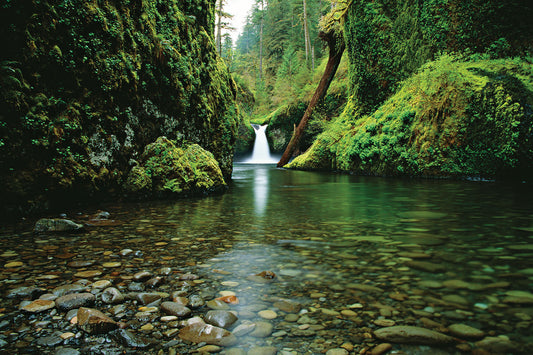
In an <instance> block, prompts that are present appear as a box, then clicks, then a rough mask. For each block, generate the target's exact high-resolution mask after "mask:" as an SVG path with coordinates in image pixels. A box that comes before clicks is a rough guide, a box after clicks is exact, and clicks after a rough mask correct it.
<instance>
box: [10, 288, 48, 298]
mask: <svg viewBox="0 0 533 355" xmlns="http://www.w3.org/2000/svg"><path fill="white" fill-rule="evenodd" d="M45 292H46V290H45V289H43V288H39V287H34V286H23V287H17V288H14V289H11V290H9V291H8V293H7V298H32V299H33V298H36V297H39V296H40V295H42V294H44V293H45Z"/></svg>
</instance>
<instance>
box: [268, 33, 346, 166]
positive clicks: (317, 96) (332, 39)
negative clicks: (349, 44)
mask: <svg viewBox="0 0 533 355" xmlns="http://www.w3.org/2000/svg"><path fill="white" fill-rule="evenodd" d="M319 37H320V38H321V39H322V40H324V41H326V43H327V44H328V48H329V58H328V63H327V64H326V69H325V70H324V74H322V78H321V79H320V83H319V84H318V87H317V88H316V90H315V93H314V94H313V97H312V99H311V102H309V105H308V106H307V109H306V110H305V113H304V115H303V117H302V119H301V121H300V123H299V124H298V127H296V129H295V130H294V133H293V135H292V137H291V140H290V141H289V144H288V145H287V148H285V152H283V155H282V157H281V159H280V161H279V162H278V168H281V167H282V166H284V165H285V164H287V163H288V162H289V160H290V158H291V156H292V154H293V152H294V150H295V149H296V147H297V146H298V143H299V142H300V138H301V136H302V133H303V131H304V129H305V126H306V125H307V121H309V118H310V117H311V115H312V114H313V110H314V109H315V106H316V105H317V103H318V102H319V101H320V100H322V99H323V98H324V96H326V93H327V92H328V88H329V85H330V84H331V81H332V80H333V78H334V77H335V73H336V72H337V68H338V67H339V64H340V62H341V58H342V53H343V52H344V47H345V44H344V39H343V38H342V35H340V37H339V36H338V35H336V32H335V31H332V32H329V33H324V32H320V33H319Z"/></svg>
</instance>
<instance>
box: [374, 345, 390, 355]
mask: <svg viewBox="0 0 533 355" xmlns="http://www.w3.org/2000/svg"><path fill="white" fill-rule="evenodd" d="M391 349H392V345H391V344H389V343H383V344H379V345H378V346H376V347H375V348H374V349H372V352H371V353H370V354H371V355H382V354H385V353H386V352H387V351H389V350H391Z"/></svg>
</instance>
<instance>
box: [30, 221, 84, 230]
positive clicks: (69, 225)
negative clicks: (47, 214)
mask: <svg viewBox="0 0 533 355" xmlns="http://www.w3.org/2000/svg"><path fill="white" fill-rule="evenodd" d="M82 228H83V225H81V224H77V223H74V222H73V221H71V220H68V219H49V218H42V219H40V220H38V221H37V222H35V227H34V228H33V231H34V232H36V233H46V232H72V231H78V230H81V229H82Z"/></svg>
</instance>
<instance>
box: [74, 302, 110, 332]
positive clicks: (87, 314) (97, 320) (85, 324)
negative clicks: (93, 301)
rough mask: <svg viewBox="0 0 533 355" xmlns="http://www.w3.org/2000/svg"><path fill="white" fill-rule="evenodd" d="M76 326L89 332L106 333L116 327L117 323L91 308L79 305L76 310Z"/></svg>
mask: <svg viewBox="0 0 533 355" xmlns="http://www.w3.org/2000/svg"><path fill="white" fill-rule="evenodd" d="M77 317H78V327H80V328H81V329H83V330H84V331H85V332H86V333H89V334H102V333H107V332H110V331H112V330H115V329H117V328H118V323H117V322H115V321H114V320H112V319H111V318H109V317H108V316H106V315H105V314H103V313H102V312H100V311H99V310H96V309H92V308H85V307H81V308H80V309H79V310H78V315H77Z"/></svg>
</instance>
